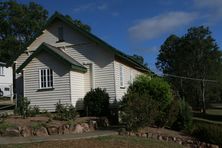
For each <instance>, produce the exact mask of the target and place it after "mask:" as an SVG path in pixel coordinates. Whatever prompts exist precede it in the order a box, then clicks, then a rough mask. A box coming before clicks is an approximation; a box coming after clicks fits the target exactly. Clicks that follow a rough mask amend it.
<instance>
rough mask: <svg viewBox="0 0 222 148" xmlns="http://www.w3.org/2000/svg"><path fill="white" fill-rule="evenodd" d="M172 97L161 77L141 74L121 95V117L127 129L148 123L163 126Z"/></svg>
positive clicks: (134, 128)
mask: <svg viewBox="0 0 222 148" xmlns="http://www.w3.org/2000/svg"><path fill="white" fill-rule="evenodd" d="M172 98H173V96H172V93H171V89H170V86H169V84H168V83H167V82H165V81H164V80H163V79H161V78H157V77H155V78H151V77H150V76H148V75H141V76H139V77H137V78H136V80H135V81H134V82H133V84H131V85H130V86H129V88H128V91H127V94H126V95H125V96H124V97H123V100H122V102H121V105H122V107H121V108H122V112H123V113H122V118H123V120H124V121H125V122H126V124H127V127H128V128H129V130H137V129H138V128H141V127H144V126H147V125H150V124H155V125H157V126H164V125H165V123H166V121H167V112H166V110H167V109H168V106H169V105H170V103H171V100H172Z"/></svg>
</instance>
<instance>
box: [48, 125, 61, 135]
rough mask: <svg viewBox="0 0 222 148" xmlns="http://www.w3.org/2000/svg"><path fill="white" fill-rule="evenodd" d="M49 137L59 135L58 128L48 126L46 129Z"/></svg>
mask: <svg viewBox="0 0 222 148" xmlns="http://www.w3.org/2000/svg"><path fill="white" fill-rule="evenodd" d="M47 130H48V133H49V135H57V134H59V132H58V128H57V127H56V126H48V127H47Z"/></svg>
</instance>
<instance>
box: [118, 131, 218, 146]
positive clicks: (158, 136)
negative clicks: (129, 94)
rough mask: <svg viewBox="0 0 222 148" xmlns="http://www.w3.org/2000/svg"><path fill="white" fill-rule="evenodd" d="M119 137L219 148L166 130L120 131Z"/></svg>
mask: <svg viewBox="0 0 222 148" xmlns="http://www.w3.org/2000/svg"><path fill="white" fill-rule="evenodd" d="M119 135H122V136H130V137H131V136H136V137H143V138H149V139H150V138H151V139H155V140H159V141H167V142H175V143H177V144H180V145H183V146H186V147H203V148H219V146H218V145H214V144H210V143H205V142H200V141H198V140H197V139H195V138H192V137H190V136H188V135H186V134H184V133H182V132H177V131H173V130H169V129H165V128H152V127H147V128H143V129H140V130H139V131H138V132H126V131H120V132H119Z"/></svg>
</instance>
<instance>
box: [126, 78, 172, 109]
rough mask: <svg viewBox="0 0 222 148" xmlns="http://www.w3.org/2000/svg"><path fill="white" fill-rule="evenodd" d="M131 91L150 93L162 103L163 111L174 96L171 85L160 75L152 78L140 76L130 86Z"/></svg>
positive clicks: (129, 91) (129, 90)
mask: <svg viewBox="0 0 222 148" xmlns="http://www.w3.org/2000/svg"><path fill="white" fill-rule="evenodd" d="M131 92H138V93H139V94H144V93H146V94H148V95H149V96H151V97H152V99H154V100H156V101H158V102H159V103H160V106H161V108H160V109H161V110H162V111H164V110H165V109H166V108H167V107H168V105H169V104H170V103H171V101H172V98H173V95H172V92H171V88H170V85H169V84H168V83H167V82H166V81H165V80H164V79H162V78H158V77H154V78H152V79H151V78H150V76H148V75H140V76H138V77H137V78H136V79H135V81H134V82H133V84H132V85H130V86H129V89H128V93H131Z"/></svg>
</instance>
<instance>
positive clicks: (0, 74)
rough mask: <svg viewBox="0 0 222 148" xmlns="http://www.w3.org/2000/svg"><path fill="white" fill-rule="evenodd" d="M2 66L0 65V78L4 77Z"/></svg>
mask: <svg viewBox="0 0 222 148" xmlns="http://www.w3.org/2000/svg"><path fill="white" fill-rule="evenodd" d="M4 75H5V73H4V66H2V65H0V76H4Z"/></svg>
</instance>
